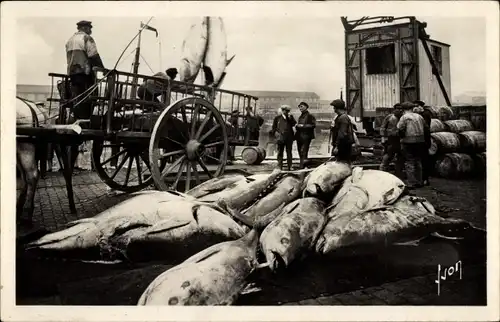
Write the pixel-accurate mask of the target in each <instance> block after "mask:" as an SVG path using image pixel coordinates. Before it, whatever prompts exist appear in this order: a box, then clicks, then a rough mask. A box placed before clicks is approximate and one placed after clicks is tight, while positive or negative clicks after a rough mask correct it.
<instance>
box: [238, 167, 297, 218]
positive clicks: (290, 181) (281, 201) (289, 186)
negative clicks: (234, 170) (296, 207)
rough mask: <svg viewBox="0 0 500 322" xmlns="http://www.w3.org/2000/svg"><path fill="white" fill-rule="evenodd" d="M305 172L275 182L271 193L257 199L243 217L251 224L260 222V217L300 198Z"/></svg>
mask: <svg viewBox="0 0 500 322" xmlns="http://www.w3.org/2000/svg"><path fill="white" fill-rule="evenodd" d="M306 174H307V173H306V172H301V173H299V174H291V173H289V174H285V177H284V178H283V179H281V180H280V181H279V182H277V183H276V184H275V185H274V186H273V187H271V188H269V189H270V190H271V191H269V193H268V194H267V195H265V196H262V197H261V198H259V199H258V200H257V201H256V202H255V203H254V204H253V205H251V206H250V207H249V208H247V209H246V210H245V211H243V212H242V214H243V216H245V217H247V218H249V219H250V220H252V221H253V222H257V221H259V220H260V216H262V215H266V214H268V213H270V212H271V211H273V210H275V209H277V208H278V207H280V206H281V207H284V206H286V205H287V204H289V203H290V202H292V201H294V200H296V199H297V198H299V197H300V194H301V192H302V189H301V185H302V183H303V181H304V178H305V176H306Z"/></svg>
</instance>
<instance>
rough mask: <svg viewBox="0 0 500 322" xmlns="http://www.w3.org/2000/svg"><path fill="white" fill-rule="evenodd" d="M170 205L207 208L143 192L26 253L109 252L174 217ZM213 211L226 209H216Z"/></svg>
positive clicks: (169, 194) (181, 196)
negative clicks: (113, 241) (119, 241)
mask: <svg viewBox="0 0 500 322" xmlns="http://www.w3.org/2000/svg"><path fill="white" fill-rule="evenodd" d="M167 202H184V203H185V204H189V205H191V206H192V207H194V206H200V205H204V204H205V203H203V202H199V201H196V200H195V199H194V198H192V197H187V198H186V197H185V195H184V194H182V193H177V192H159V191H151V192H141V193H138V194H136V195H135V196H133V197H132V198H130V199H128V200H125V201H123V202H121V203H119V204H117V205H115V206H113V207H111V208H110V209H107V210H105V211H103V212H101V213H100V214H98V215H96V216H95V217H92V218H84V219H79V220H75V221H72V222H70V223H68V226H69V227H68V228H66V229H64V230H61V231H57V232H54V233H50V234H47V235H45V236H43V237H41V238H40V239H38V240H36V241H34V242H32V243H29V244H28V245H27V249H32V248H36V249H42V250H52V251H67V250H75V249H80V250H82V249H92V248H96V247H97V248H100V249H101V250H103V251H106V250H107V248H108V246H109V245H108V240H109V238H111V237H112V236H116V235H120V234H122V233H124V232H126V231H129V230H133V229H138V228H141V227H150V226H152V225H154V224H156V223H158V222H160V221H161V220H163V219H166V218H168V217H169V216H172V214H173V213H174V212H175V211H176V208H175V207H174V208H172V207H169V206H167V204H166V203H167ZM213 207H214V208H216V209H219V210H220V211H224V209H222V208H220V207H217V205H213Z"/></svg>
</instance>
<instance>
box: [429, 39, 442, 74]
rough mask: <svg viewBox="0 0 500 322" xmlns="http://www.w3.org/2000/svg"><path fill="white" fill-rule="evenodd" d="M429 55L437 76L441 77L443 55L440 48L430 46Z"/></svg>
mask: <svg viewBox="0 0 500 322" xmlns="http://www.w3.org/2000/svg"><path fill="white" fill-rule="evenodd" d="M431 53H432V59H433V60H434V64H435V65H436V68H437V70H438V72H439V75H443V53H442V50H441V47H439V46H434V45H431Z"/></svg>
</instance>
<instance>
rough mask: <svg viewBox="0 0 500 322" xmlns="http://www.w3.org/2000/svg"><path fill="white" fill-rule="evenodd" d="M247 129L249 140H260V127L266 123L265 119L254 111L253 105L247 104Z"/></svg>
mask: <svg viewBox="0 0 500 322" xmlns="http://www.w3.org/2000/svg"><path fill="white" fill-rule="evenodd" d="M245 122H246V131H247V136H248V139H249V140H252V141H259V136H260V135H259V133H260V127H261V126H262V124H264V119H263V118H262V117H261V116H260V115H257V113H254V112H253V111H252V107H251V106H247V108H246V115H245Z"/></svg>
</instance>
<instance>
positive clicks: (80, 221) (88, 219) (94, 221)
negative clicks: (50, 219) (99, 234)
mask: <svg viewBox="0 0 500 322" xmlns="http://www.w3.org/2000/svg"><path fill="white" fill-rule="evenodd" d="M96 222H97V220H96V219H94V218H82V219H77V220H73V221H70V222H68V223H66V227H72V226H75V225H78V224H85V223H89V224H90V223H96Z"/></svg>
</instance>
